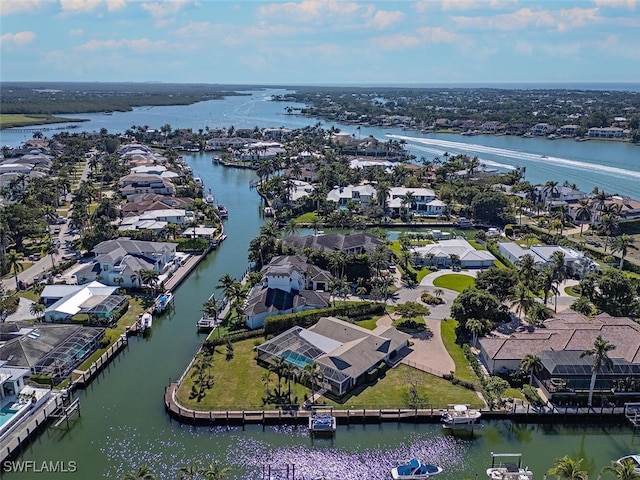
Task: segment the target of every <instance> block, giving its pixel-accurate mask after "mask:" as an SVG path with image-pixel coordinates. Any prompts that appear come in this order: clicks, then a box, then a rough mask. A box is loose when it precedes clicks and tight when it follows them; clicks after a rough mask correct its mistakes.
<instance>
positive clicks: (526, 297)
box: [509, 284, 535, 322]
mask: <svg viewBox="0 0 640 480" xmlns="http://www.w3.org/2000/svg"><path fill="white" fill-rule="evenodd" d="M509 299H510V300H511V306H512V307H515V308H516V313H517V315H518V316H519V317H520V315H521V314H523V316H524V321H525V322H527V316H528V314H529V310H530V309H531V306H532V305H533V303H534V302H535V299H534V298H533V297H532V296H531V295H530V292H529V289H528V288H527V287H525V286H524V285H523V284H519V285H517V286H516V289H515V291H514V293H513V294H512V295H510V296H509Z"/></svg>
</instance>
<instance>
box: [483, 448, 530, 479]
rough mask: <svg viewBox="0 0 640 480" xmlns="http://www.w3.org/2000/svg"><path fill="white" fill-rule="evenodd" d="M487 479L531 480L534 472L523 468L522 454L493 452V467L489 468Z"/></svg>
mask: <svg viewBox="0 0 640 480" xmlns="http://www.w3.org/2000/svg"><path fill="white" fill-rule="evenodd" d="M487 478H490V479H492V480H531V479H532V478H533V472H532V471H531V470H529V467H523V466H522V454H521V453H493V452H491V466H490V467H489V468H487Z"/></svg>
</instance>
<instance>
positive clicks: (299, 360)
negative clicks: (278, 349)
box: [281, 350, 313, 368]
mask: <svg viewBox="0 0 640 480" xmlns="http://www.w3.org/2000/svg"><path fill="white" fill-rule="evenodd" d="M281 357H282V358H284V359H285V360H286V361H287V362H289V363H293V364H294V365H295V366H297V367H300V368H304V367H306V366H307V365H310V364H311V363H313V362H312V361H311V360H310V359H308V358H307V357H305V356H304V355H300V354H298V353H295V352H292V351H291V350H285V351H284V353H283V354H282V355H281Z"/></svg>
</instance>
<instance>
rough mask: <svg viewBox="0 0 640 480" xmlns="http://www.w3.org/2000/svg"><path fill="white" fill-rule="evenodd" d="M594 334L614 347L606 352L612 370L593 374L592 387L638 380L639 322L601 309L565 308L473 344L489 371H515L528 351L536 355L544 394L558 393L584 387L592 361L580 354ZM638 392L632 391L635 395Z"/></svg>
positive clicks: (589, 346)
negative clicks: (529, 326)
mask: <svg viewBox="0 0 640 480" xmlns="http://www.w3.org/2000/svg"><path fill="white" fill-rule="evenodd" d="M598 336H602V338H603V339H605V340H606V341H608V342H609V343H611V344H613V345H615V347H616V348H615V349H613V350H611V351H610V352H609V353H608V356H609V357H610V358H611V359H612V360H613V362H614V368H613V370H612V371H603V372H601V373H599V374H598V383H597V385H596V389H597V390H600V391H604V392H609V393H611V390H612V388H614V389H615V388H618V387H616V385H618V383H617V382H618V381H620V380H623V379H625V378H627V377H629V378H632V379H634V380H640V324H638V323H637V322H635V321H634V320H633V319H631V318H628V317H612V316H610V315H608V314H605V313H603V314H600V315H596V316H595V317H593V318H588V317H586V316H584V315H582V314H580V313H577V312H573V311H566V312H561V313H557V314H555V315H554V317H553V318H550V319H548V320H546V321H544V322H543V324H542V327H541V328H536V329H535V330H533V331H528V330H526V331H520V332H516V333H514V334H512V335H510V336H509V337H502V336H501V337H497V336H494V337H485V338H481V339H480V340H479V342H478V343H479V348H480V358H481V360H482V362H483V363H484V365H485V366H486V368H487V370H488V371H489V373H492V374H493V373H497V372H504V371H509V370H515V369H517V368H518V366H519V364H520V361H521V360H522V359H523V358H524V357H525V355H527V354H533V355H537V356H539V357H540V358H541V360H542V365H543V368H542V370H541V371H540V372H536V378H537V380H538V383H539V384H540V386H541V387H543V388H544V389H545V390H546V391H547V393H548V394H549V396H553V397H558V396H563V395H567V394H571V395H574V396H575V395H576V394H579V393H582V394H583V393H585V392H586V391H588V389H589V382H590V379H591V373H592V371H591V365H592V361H593V359H592V358H591V357H589V356H586V357H583V358H580V355H581V354H582V352H584V351H585V350H590V349H592V348H593V344H594V341H595V340H596V337H598ZM637 383H638V385H640V382H637ZM637 390H638V391H636V392H635V393H636V394H638V395H640V389H637ZM626 393H627V394H629V393H631V392H626Z"/></svg>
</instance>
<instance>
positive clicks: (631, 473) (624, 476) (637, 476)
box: [600, 458, 640, 480]
mask: <svg viewBox="0 0 640 480" xmlns="http://www.w3.org/2000/svg"><path fill="white" fill-rule="evenodd" d="M600 473H613V475H614V476H615V477H616V478H617V479H618V480H640V473H638V472H637V471H636V464H635V463H634V462H633V461H632V460H631V459H629V458H625V459H624V460H622V461H620V462H617V461H613V462H611V464H610V465H607V466H606V467H604V468H603V469H602V470H601V472H600Z"/></svg>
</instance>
